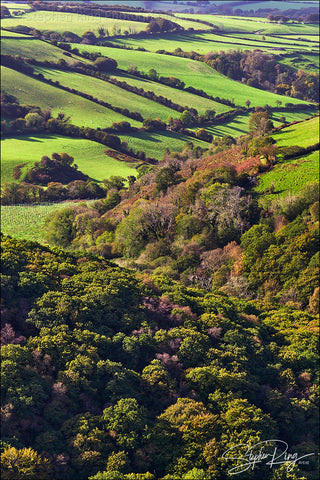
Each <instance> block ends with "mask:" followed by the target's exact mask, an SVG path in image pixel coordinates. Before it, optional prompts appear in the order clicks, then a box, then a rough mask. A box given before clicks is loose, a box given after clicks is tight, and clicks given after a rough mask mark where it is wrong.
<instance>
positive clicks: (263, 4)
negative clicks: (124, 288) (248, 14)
mask: <svg viewBox="0 0 320 480" xmlns="http://www.w3.org/2000/svg"><path fill="white" fill-rule="evenodd" d="M317 5H318V3H317V2H314V1H308V6H310V7H311V6H314V7H315V6H317ZM246 7H247V8H248V9H250V10H253V11H256V10H259V9H260V8H270V9H273V8H274V9H277V10H289V9H290V10H291V9H300V8H306V2H303V1H300V2H299V1H297V2H295V1H294V2H290V1H289V0H288V1H287V0H286V1H284V2H281V1H280V2H279V1H277V0H265V1H260V2H255V1H251V2H250V4H249V5H248V6H244V7H242V8H243V10H246V9H247V8H246ZM239 8H241V6H240V7H239Z"/></svg>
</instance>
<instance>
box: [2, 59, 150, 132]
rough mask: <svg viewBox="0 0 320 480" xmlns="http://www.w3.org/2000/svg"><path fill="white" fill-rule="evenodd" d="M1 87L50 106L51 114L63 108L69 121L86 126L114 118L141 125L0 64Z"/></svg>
mask: <svg viewBox="0 0 320 480" xmlns="http://www.w3.org/2000/svg"><path fill="white" fill-rule="evenodd" d="M1 76H2V89H3V91H5V92H7V93H9V94H11V95H14V96H15V97H16V98H17V99H18V100H19V102H20V103H22V104H29V105H38V106H39V107H41V108H51V110H52V116H56V115H57V114H58V113H59V112H60V111H64V112H65V113H66V115H67V116H70V117H71V120H70V121H71V123H74V124H75V125H79V126H82V125H83V126H86V127H92V128H97V127H101V128H103V127H106V126H111V124H112V123H113V122H120V121H129V120H130V123H131V125H132V126H138V127H139V126H141V123H140V122H137V121H136V120H131V119H128V117H125V116H124V115H121V114H120V113H116V112H114V111H113V110H109V109H108V108H105V107H102V106H101V105H98V104H97V103H94V102H90V101H89V100H86V99H85V98H82V97H79V96H78V95H75V94H72V93H68V92H64V91H63V90H61V89H59V88H56V87H54V86H52V85H47V84H46V83H43V82H40V81H39V80H36V79H34V78H31V77H29V76H27V75H24V74H23V73H20V72H17V71H15V70H11V69H10V68H6V67H1Z"/></svg>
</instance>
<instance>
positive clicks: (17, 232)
mask: <svg viewBox="0 0 320 480" xmlns="http://www.w3.org/2000/svg"><path fill="white" fill-rule="evenodd" d="M76 203H77V202H60V203H51V204H40V205H9V206H2V207H1V232H2V233H4V234H5V235H11V236H12V237H15V238H23V239H25V240H32V241H35V242H41V243H44V242H45V219H46V217H47V215H49V214H50V213H52V212H54V211H55V210H61V209H62V208H66V207H69V206H74V205H75V204H76ZM86 203H87V202H86ZM88 203H90V202H88Z"/></svg>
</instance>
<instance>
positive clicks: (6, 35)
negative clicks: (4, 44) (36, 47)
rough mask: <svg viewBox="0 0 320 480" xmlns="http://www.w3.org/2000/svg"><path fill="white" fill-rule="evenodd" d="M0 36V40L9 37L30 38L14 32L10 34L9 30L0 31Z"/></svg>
mask: <svg viewBox="0 0 320 480" xmlns="http://www.w3.org/2000/svg"><path fill="white" fill-rule="evenodd" d="M0 36H1V38H5V37H10V39H11V38H30V36H29V35H25V34H24V33H16V32H10V31H9V30H2V28H1V30H0Z"/></svg>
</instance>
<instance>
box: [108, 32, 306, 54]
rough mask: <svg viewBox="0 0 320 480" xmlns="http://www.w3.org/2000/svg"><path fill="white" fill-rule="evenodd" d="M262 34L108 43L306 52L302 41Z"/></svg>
mask: <svg viewBox="0 0 320 480" xmlns="http://www.w3.org/2000/svg"><path fill="white" fill-rule="evenodd" d="M262 36H263V35H248V34H245V36H244V34H238V35H237V36H236V35H233V34H228V35H227V34H217V33H189V32H188V33H184V34H183V35H182V34H179V35H178V34H175V33H171V34H168V35H166V36H165V37H163V38H158V37H145V38H139V39H138V38H134V37H128V38H126V37H123V38H114V39H112V43H114V44H117V45H126V46H128V47H133V48H137V47H143V48H145V49H146V50H148V51H151V52H156V51H157V50H166V51H169V52H173V51H174V50H175V49H176V48H181V49H182V50H184V51H185V52H190V51H194V52H197V53H200V54H206V53H208V52H220V51H221V50H224V51H226V50H238V49H239V50H253V49H254V48H260V49H262V50H266V51H274V49H275V48H277V47H278V45H279V44H280V43H281V47H283V48H285V49H286V50H288V51H295V50H299V51H300V50H302V49H303V50H306V51H309V50H310V45H309V44H308V43H307V42H305V43H303V42H299V41H298V42H297V41H295V40H294V41H290V39H289V38H288V39H282V40H281V39H280V41H277V39H276V38H273V37H271V36H268V37H266V39H265V40H263V39H262Z"/></svg>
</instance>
